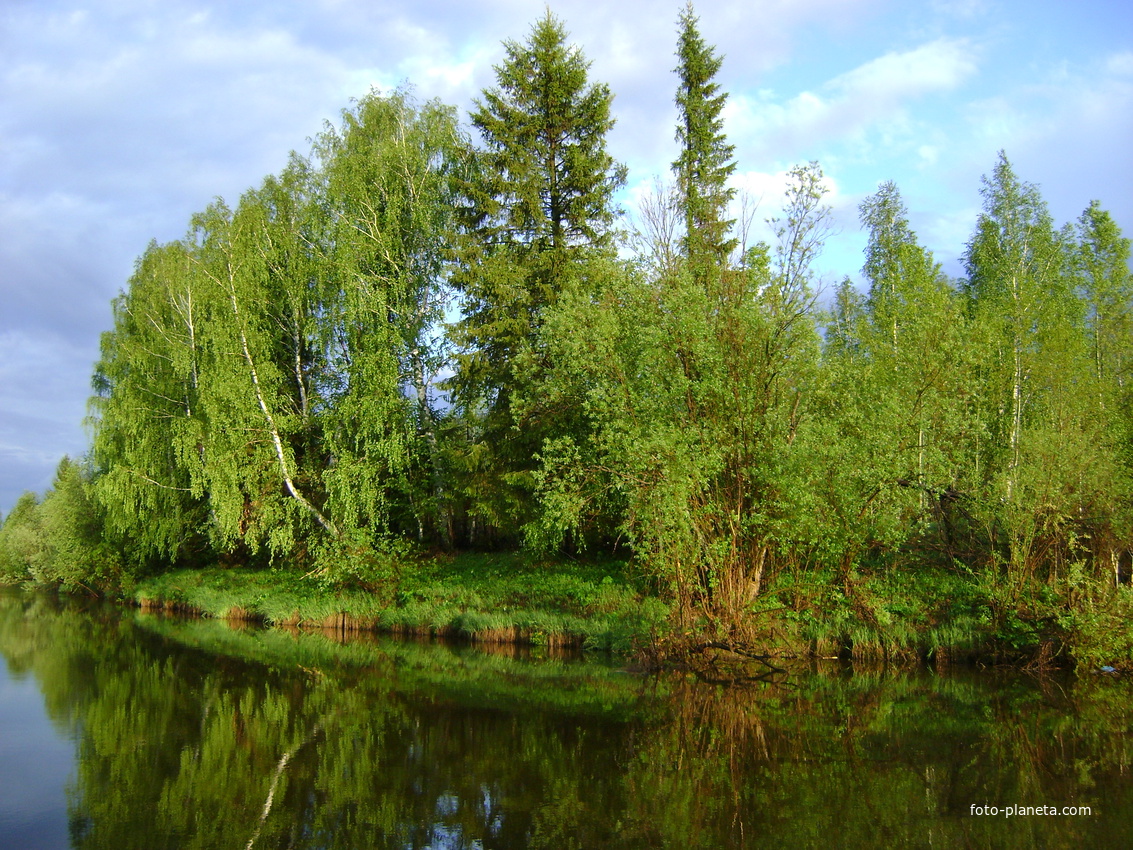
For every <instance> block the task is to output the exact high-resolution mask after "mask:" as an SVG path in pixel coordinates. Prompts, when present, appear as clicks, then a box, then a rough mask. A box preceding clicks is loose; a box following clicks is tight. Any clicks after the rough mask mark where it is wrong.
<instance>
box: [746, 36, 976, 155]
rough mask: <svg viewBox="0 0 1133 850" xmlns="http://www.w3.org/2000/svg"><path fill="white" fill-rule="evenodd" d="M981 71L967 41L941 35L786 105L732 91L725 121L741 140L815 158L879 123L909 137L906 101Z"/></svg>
mask: <svg viewBox="0 0 1133 850" xmlns="http://www.w3.org/2000/svg"><path fill="white" fill-rule="evenodd" d="M977 69H978V61H977V52H976V50H975V49H974V48H973V46H972V44H971V43H970V42H969V41H968V40H966V39H947V38H941V39H937V40H935V41H932V42H929V43H927V44H924V45H921V46H920V47H917V48H914V49H912V50H908V51H903V52H891V53H886V54H885V55H883V56H880V57H878V58H876V59H873V60H871V61H869V62H866V63H865V64H863V65H860V66H858V67H857V68H855V69H853V70H851V71H848V72H846V73H844V74H841V75H839V76H837V77H835V78H833V79H831V80H830V81H829V82H827V83H826V84H825V85H823V86H822V88H821V89H820V90H819V91H818V92H813V91H804V92H801V93H800V94H798V95H795V96H794V97H793V98H791V99H789V100H788V101H786V102H785V103H779V102H777V101H776V99H775V95H774V93H773V92H770V91H768V90H762V91H759V92H757V93H756V94H754V95H744V94H742V93H741V94H739V95H736V96H733V97H732V98H731V99H730V100H729V102H728V107H727V113H726V120H727V123H728V128H729V132H730V134H731V137H732V138H733V139H734V140H736V141H737V142H738V143H740V144H743V143H744V142H745V141H746V142H748V143H749V144H754V145H756V146H757V148H758V149H759V150H761V151H775V152H777V153H778V152H781V151H794V152H796V154H795V155H800V154H801V155H803V156H807V155H813V153H814V150H815V147H816V145H818V144H822V145H830V144H832V143H837V142H840V141H845V140H847V139H850V140H852V139H855V138H860V137H862V136H863V134H865V133H867V132H868V131H870V130H875V129H878V128H880V129H881V130H882V131H883V132H886V131H888V132H891V133H893V132H896V134H897V135H900V136H907V135H908V129H909V127H908V118H907V115H906V108H907V105H908V104H910V103H911V102H913V101H916V100H918V99H919V98H922V97H924V96H926V95H930V94H933V93H938V92H948V91H951V90H953V89H956V88H958V87H959V86H961V85H962V84H963V83H965V82H966V81H967V80H969V79H970V78H971V77H972V76H973V75H974V74H975V73H976V71H977ZM882 141H883V142H884V141H885V139H884V138H883V139H882ZM780 155H781V154H780Z"/></svg>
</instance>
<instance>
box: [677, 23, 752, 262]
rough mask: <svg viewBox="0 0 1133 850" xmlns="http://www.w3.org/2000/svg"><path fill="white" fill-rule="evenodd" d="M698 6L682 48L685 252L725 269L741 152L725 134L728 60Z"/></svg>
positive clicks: (680, 167)
mask: <svg viewBox="0 0 1133 850" xmlns="http://www.w3.org/2000/svg"><path fill="white" fill-rule="evenodd" d="M698 20H699V19H698V18H697V17H696V15H695V13H694V11H693V7H692V3H691V2H690V3H689V4H688V5H687V6H685V8H684V10H683V11H682V12H681V15H680V18H679V20H678V25H679V27H680V35H679V40H678V45H677V58H678V60H679V61H678V63H677V67H676V69H675V70H676V73H677V76H678V77H679V79H680V83H679V86H678V88H677V96H676V102H677V108H678V110H679V113H680V116H679V123H678V124H677V144H679V145H680V155H679V156H678V157H677V159H676V161H675V162H674V163H673V171H674V173H675V174H676V178H677V191H678V193H679V195H680V203H681V207H682V211H683V213H684V221H685V253H686V255H687V257H688V258H689V261H690V262H691V263H692V264H693V266H694V267H699V266H700V265H702V264H704V263H715V264H716V265H721V264H723V263H724V262H725V261H726V260H727V258H728V255H729V254H730V253H731V251H732V249H733V248H735V246H736V244H737V243H736V240H735V239H732V238H730V237H729V235H728V234H729V231H730V230H731V227H732V225H733V223H734V222H733V221H732V220H731V219H728V218H726V215H727V209H728V204H729V203H730V202H731V200H732V198H733V197H734V196H735V189H730V188H728V186H727V182H728V178H729V177H731V176H732V172H734V171H735V170H736V163H735V160H734V159H733V154H734V153H735V147H734V146H733V145H729V144H728V143H727V138H726V136H725V135H724V131H723V126H724V119H723V115H722V113H723V111H724V104H725V103H726V102H727V99H728V95H727V94H726V93H724V92H721V91H720V87H719V85H718V84H717V83H715V82H713V79H714V78H715V76H716V74H717V73H718V72H719V70H720V65H721V63H722V61H723V59H722V58H721V57H717V56H716V53H715V50H714V49H713V48H712V47H711V46H710V45H707V44H705V43H704V39H703V38H702V37H701V35H700V31H699V30H698V29H697V22H698Z"/></svg>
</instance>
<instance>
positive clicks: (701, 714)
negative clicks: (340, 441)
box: [0, 594, 1133, 850]
mask: <svg viewBox="0 0 1133 850" xmlns="http://www.w3.org/2000/svg"><path fill="white" fill-rule="evenodd" d="M0 652H2V653H3V655H4V656H5V658H6V659H7V661H8V665H9V668H10V669H11V670H14V671H21V670H22V671H27V673H29V674H30V675H31V676H33V677H34V679H35V681H36V682H37V683H38V687H39V689H40V693H41V697H40V698H41V700H42V704H43V705H45V706H46V710H47V714H48V716H49V717H50V718H51V720H52V722H53V723H54V724H55V726H56V727H57V728H62V729H65V730H68V731H69V734H70V735H71V736H73V739H74V741H75V749H76V758H77V761H76V763H75V766H74V767H73V768H71V770H72V771H73V776H72V779H71V781H70V786H69V790H68V794H67V799H68V803H67V826H66V828H67V830H69V834H70V839H69V840H70V843H71V846H74V847H81V848H115V850H118V848H132V847H137V848H147V850H148V848H158V847H200V848H212V847H272V848H274V847H295V848H340V847H341V848H358V847H391V848H392V847H397V848H426V847H432V848H474V847H475V848H572V847H573V848H593V847H615V848H622V847H624V848H639V847H673V848H677V847H680V848H685V847H777V848H782V847H830V846H839V847H857V846H862V847H866V846H868V847H876V846H879V845H880V846H914V847H919V846H924V847H930V846H931V847H951V846H979V847H996V846H998V847H1019V848H1030V847H1074V848H1078V847H1082V846H1099V847H1101V846H1133V817H1131V816H1133V777H1131V772H1130V761H1131V753H1130V748H1129V740H1128V731H1129V728H1130V722H1129V721H1130V711H1131V709H1130V696H1133V693H1131V690H1130V687H1129V683H1127V682H1122V681H1115V680H1112V679H1105V680H1100V679H1099V680H1091V681H1087V682H1080V683H1070V682H1056V681H1054V680H1051V681H1046V682H1035V681H1033V680H1026V679H1021V678H1018V677H1016V678H1008V677H993V676H991V675H984V676H972V675H962V674H960V673H957V674H955V675H949V676H936V675H931V674H928V673H922V674H919V675H913V676H910V675H895V674H887V673H884V672H872V673H863V672H858V673H856V674H849V673H847V672H846V671H838V670H823V671H812V672H809V673H798V674H796V675H793V676H792V677H791V678H790V680H789V682H788V683H787V684H785V685H779V686H771V685H752V686H749V687H742V688H739V687H723V686H716V685H705V684H703V683H700V682H696V681H694V680H690V679H687V678H684V677H678V676H674V677H664V678H652V679H644V678H641V677H636V676H633V675H630V674H627V673H624V672H622V671H619V670H617V669H616V668H614V667H611V666H610V665H608V664H604V663H601V662H594V661H589V662H587V661H578V660H571V659H566V658H522V657H518V656H519V654H518V653H515V652H513V651H510V650H508V651H501V652H495V653H492V652H481V651H478V650H475V649H470V648H459V647H436V646H429V645H422V644H415V643H395V642H390V641H379V640H373V641H357V642H351V643H345V644H340V643H339V642H336V641H335V640H334V639H333V637H332V636H327V635H304V634H297V633H295V634H288V633H285V632H281V631H260V630H234V629H229V628H228V627H226V626H225V625H224V624H221V623H216V622H210V621H176V620H167V619H161V618H156V617H152V616H151V617H145V616H141V615H133V614H129V615H126V616H122V615H121V612H119V611H116V610H113V609H109V608H106V607H101V606H94V605H88V606H77V605H75V604H72V603H66V604H64V603H59V602H56V601H52V599H51V598H50V597H44V596H27V595H18V594H3V595H0ZM7 769H8V763H7V762H6V761H5V762H2V763H0V771H3V770H7ZM5 781H11V778H10V777H9V778H7V779H6V780H5ZM984 804H987V805H995V806H1001V807H1002V806H1006V805H1008V804H1024V805H1054V806H1059V807H1061V806H1065V805H1088V806H1090V807H1091V808H1092V811H1093V814H1092V815H1091V816H1087V817H1071V816H1063V815H1059V816H1053V817H1017V818H1013V819H1006V818H1004V817H1002V816H1001V817H990V816H989V817H976V816H973V815H972V814H971V806H972V805H984ZM3 829H4V827H3V826H2V825H0V844H2V845H4V846H7V844H8V841H7V839H8V838H9V836H8V835H5V834H4V833H3ZM47 846H50V845H47Z"/></svg>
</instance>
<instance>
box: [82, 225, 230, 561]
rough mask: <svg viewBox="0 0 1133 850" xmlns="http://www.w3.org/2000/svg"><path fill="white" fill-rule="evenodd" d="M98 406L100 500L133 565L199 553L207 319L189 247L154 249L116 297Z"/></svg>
mask: <svg viewBox="0 0 1133 850" xmlns="http://www.w3.org/2000/svg"><path fill="white" fill-rule="evenodd" d="M113 311H114V326H113V329H112V330H110V331H108V332H106V333H104V334H103V336H102V343H101V356H100V359H99V361H98V363H97V364H96V366H95V371H94V377H93V379H92V384H93V388H94V391H95V395H94V397H93V398H92V399H91V401H90V411H91V415H90V424H91V429H92V440H91V461H92V466H93V470H94V481H93V491H94V500H95V501H96V502H97V503H98V504H99V505H100V506H101V509H102V510H103V511H104V512H105V529H104V532H105V534H106V536H107V538H108V540H110V541H112V542H113V543H115V544H116V545H117V546H118V547H119V548H120V549H121V550H122V551H123V552H124V553H125V554H126V555H127V557H128V558H129V559H130V560H131V561H134V562H135V563H144V562H145V561H147V560H148V559H151V558H152V559H161V560H165V561H176V560H178V559H180V558H183V557H186V556H189V555H191V554H194V553H195V552H196V551H198V550H199V549H200V548H201V547H202V545H203V544H204V541H205V535H206V533H207V526H208V523H209V515H208V506H207V487H206V478H205V463H206V461H207V456H206V447H205V437H206V428H207V423H206V419H205V417H204V411H203V410H202V407H201V401H200V393H201V368H202V359H203V357H204V354H205V351H204V346H205V341H206V337H207V332H206V329H207V327H208V321H207V319H206V313H205V299H204V298H203V296H202V294H201V292H200V290H199V286H198V282H197V280H196V278H195V276H194V270H193V260H192V256H191V252H190V248H189V246H188V244H186V243H184V242H171V243H169V244H167V245H158V244H156V243H151V244H150V246H149V247H148V248H147V249H146V251H145V253H144V254H143V255H142V256H141V257H140V258H139V259H138V261H137V264H136V266H135V269H134V273H133V275H132V276H131V278H130V280H129V283H128V286H127V288H126V290H125V291H124V292H122V293H120V294H119V295H118V297H117V298H115V299H114V303H113Z"/></svg>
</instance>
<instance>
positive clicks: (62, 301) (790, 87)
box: [0, 0, 1133, 512]
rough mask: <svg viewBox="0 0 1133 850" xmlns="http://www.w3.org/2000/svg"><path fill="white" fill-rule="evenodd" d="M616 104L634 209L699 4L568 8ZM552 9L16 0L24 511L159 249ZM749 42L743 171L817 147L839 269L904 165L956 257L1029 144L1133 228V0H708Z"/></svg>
mask: <svg viewBox="0 0 1133 850" xmlns="http://www.w3.org/2000/svg"><path fill="white" fill-rule="evenodd" d="M549 6H550V8H551V10H552V11H553V12H554V13H555V14H556V15H558V16H559V17H560V18H562V19H563V20H564V22H565V23H566V25H567V27H568V29H569V30H570V32H571V36H572V39H573V40H574V41H575V42H577V43H578V44H579V45H580V46H581V47H582V48H583V50H584V51H585V53H586V55H587V57H588V58H589V59H591V60H592V62H593V65H592V68H591V73H592V77H593V78H594V79H595V80H600V81H604V82H607V83H609V85H610V86H611V88H612V90H613V91H614V93H615V95H616V100H615V103H614V107H615V112H616V114H617V117H618V125H617V127H616V128H615V130H614V131H613V133H612V137H611V147H612V150H613V153H614V155H615V156H616V157H617V158H618V159H620V160H621V161H623V162H625V163H626V164H627V165H628V166H629V170H630V184H631V185H630V187H629V189H628V190H627V194H626V198H625V200H624V202H625V204H626V206H627V207H632V205H633V200H634V198H635V197H636V196H637V195H638V194H639V193H640V192H641V191H642V190H643V188H644V187H646V186H648V185H649V184H651V182H652V180H653V178H654V176H655V175H663V174H666V173H667V171H668V166H669V163H670V162H671V160H672V159H673V158H674V156H675V150H674V142H673V126H674V120H675V108H674V106H673V92H674V76H673V74H672V73H671V72H672V68H673V66H674V64H675V59H674V56H673V47H674V43H675V20H676V18H677V14H678V12H679V9H680V3H679V2H675V1H674V2H655V0H618V2H614V3H610V2H581V0H575V2H565V0H564V1H563V2H551V3H550V4H549ZM544 8H545V4H544V3H543V2H542V0H461V2H456V0H417V2H415V3H410V2H396V0H270V2H267V0H244V2H240V3H227V2H226V3H220V2H212V0H197V1H196V2H190V0H89V2H79V1H78V0H63V1H62V2H60V0H3V2H2V3H0V103H2V104H3V108H2V109H0V512H5V511H7V510H8V509H10V507H11V505H12V504H13V503H14V501H15V499H16V498H17V497H18V495H19V494H20V493H21V492H22V491H24V490H26V489H33V490H36V491H42V490H43V489H44V488H45V487H46V486H48V484H49V482H50V478H51V474H52V471H53V469H54V467H55V465H56V463H57V461H58V459H59V458H60V457H61V456H62V455H63V454H65V453H69V454H72V455H80V454H82V453H83V451H84V450H85V447H86V442H87V436H86V434H85V432H84V430H83V426H82V420H83V417H84V415H85V411H86V400H87V397H88V395H89V377H90V372H91V366H92V364H93V362H94V360H95V358H96V357H97V353H98V341H99V335H100V334H101V333H102V332H103V331H105V330H107V329H108V328H109V327H110V320H111V314H110V300H111V298H113V297H114V295H115V294H116V293H117V292H118V290H119V289H120V288H121V287H122V286H123V285H124V284H125V282H126V280H127V278H128V277H129V275H130V272H131V268H132V264H133V262H134V259H135V258H136V257H137V256H138V255H139V254H140V253H141V252H142V250H143V249H144V248H145V246H146V244H147V243H148V242H149V241H150V240H151V239H157V240H158V241H167V240H171V239H176V238H178V237H180V236H181V235H182V234H183V233H184V231H185V229H186V226H187V223H188V220H189V217H190V215H192V213H194V212H196V211H198V210H200V209H202V208H203V207H204V206H205V205H206V204H207V203H208V202H209V201H210V200H211V199H212V198H214V197H216V196H222V197H225V198H228V199H230V200H235V199H236V198H237V196H238V195H239V194H240V193H241V192H242V191H243V190H244V189H246V188H248V187H249V186H251V185H253V184H255V183H258V182H259V181H260V180H261V179H262V178H263V177H264V176H265V175H267V174H269V173H272V172H275V171H278V170H279V169H280V168H281V167H282V166H283V165H284V163H285V161H286V158H287V154H288V152H289V151H291V150H299V151H300V152H303V151H305V150H306V149H307V141H306V140H307V139H308V138H309V137H311V136H312V135H314V134H315V133H317V132H318V131H319V129H320V127H321V126H322V123H323V122H324V121H325V120H327V119H331V120H334V119H336V118H337V116H338V114H339V113H340V111H341V110H342V109H343V108H344V107H346V106H348V105H349V102H350V99H351V98H354V97H359V96H361V95H363V94H365V93H366V92H367V91H368V90H369V89H370V88H371V87H372V86H376V87H379V88H389V87H392V86H395V85H398V84H399V83H402V82H404V81H409V82H410V83H412V84H413V85H414V86H415V88H416V90H417V93H418V94H419V95H420V96H421V97H439V98H441V99H443V100H445V101H446V102H449V103H453V104H456V105H458V106H459V107H461V109H462V111H464V112H465V113H466V112H467V107H468V105H469V104H470V102H471V100H472V98H474V97H475V96H476V94H477V93H478V92H479V91H480V90H481V89H483V88H484V87H486V86H490V85H491V84H492V83H493V81H494V72H493V68H492V66H493V64H494V63H498V62H499V61H500V59H501V56H502V48H501V45H500V42H501V40H503V39H506V38H514V39H518V40H522V39H524V38H525V37H526V34H527V32H528V29H529V27H530V25H531V23H532V22H533V21H534V20H536V19H537V18H538V17H540V16H541V15H542V14H543V11H544ZM697 12H698V14H699V15H700V19H701V24H700V26H701V32H702V33H703V35H704V36H705V38H706V40H707V41H709V42H710V43H712V44H715V45H716V46H717V48H718V49H719V51H720V52H721V53H723V54H724V56H725V60H724V66H723V69H722V70H721V73H720V77H719V80H720V82H721V83H722V85H723V87H724V88H725V90H727V91H728V92H729V93H730V101H729V104H728V111H727V122H728V123H727V131H728V134H729V140H730V141H731V142H732V143H734V144H735V145H736V154H737V159H738V160H739V169H738V173H737V178H736V182H737V184H738V185H739V186H740V187H742V188H744V189H746V190H748V191H749V192H750V193H751V195H752V196H753V197H754V198H756V199H761V206H760V207H759V212H758V216H757V217H758V219H760V220H762V219H764V218H766V217H768V216H771V215H774V214H775V212H776V208H777V206H778V203H779V198H780V197H781V193H782V179H783V175H784V173H785V172H786V170H787V169H789V168H790V167H791V166H792V165H794V164H797V163H802V162H807V161H809V160H815V159H817V160H819V161H820V162H821V164H822V166H823V168H824V170H825V172H826V174H827V176H828V178H829V187H830V189H831V193H830V195H829V200H830V202H831V203H832V205H833V207H834V209H835V212H836V216H837V218H838V221H839V229H840V232H839V233H838V234H837V235H836V236H835V237H834V238H832V239H831V241H830V243H829V245H828V250H827V253H826V256H825V258H824V261H823V266H822V267H823V269H824V271H825V272H826V274H827V275H828V276H829V277H830V279H831V280H835V279H840V278H841V276H842V275H843V274H851V275H855V276H856V275H857V274H858V272H857V270H858V268H859V267H860V266H861V257H860V251H861V248H862V245H863V242H864V240H863V238H862V235H861V233H860V231H859V229H858V227H857V223H856V207H857V204H858V203H859V202H860V200H861V199H862V198H863V197H865V196H866V195H868V194H870V193H871V192H873V191H874V190H875V189H876V187H877V184H878V183H879V182H881V181H883V180H890V179H891V180H895V181H896V182H897V184H898V186H899V187H900V188H901V190H902V193H903V194H904V196H905V199H906V202H907V203H908V205H909V207H910V211H911V219H912V222H913V225H914V229H916V230H917V232H918V234H919V236H920V238H921V241H922V242H923V243H924V244H926V245H927V246H928V247H930V248H932V249H933V250H934V251H935V252H936V254H937V258H938V259H939V260H940V261H942V262H943V263H944V265H945V268H946V270H948V271H949V272H951V273H953V274H956V273H959V271H960V266H959V263H958V262H957V261H958V258H959V257H960V255H961V254H962V252H963V246H964V242H965V241H966V239H967V238H968V236H969V234H970V232H971V229H972V227H973V224H974V221H975V216H976V214H977V213H978V211H979V205H980V198H979V181H980V177H981V175H983V174H985V173H987V172H989V171H990V170H991V168H992V166H993V165H994V162H995V157H996V152H997V151H998V150H1000V149H1005V150H1006V151H1007V154H1008V156H1009V157H1010V159H1011V160H1012V162H1013V163H1014V165H1015V167H1016V171H1017V173H1018V174H1019V175H1020V176H1021V177H1022V178H1023V179H1025V180H1028V181H1030V182H1033V183H1036V184H1038V185H1039V186H1040V187H1041V188H1042V191H1043V195H1044V197H1045V198H1046V199H1047V201H1048V202H1049V204H1050V207H1051V211H1052V213H1053V214H1054V217H1055V219H1056V221H1058V222H1060V223H1061V222H1064V221H1069V220H1072V219H1075V218H1077V216H1078V215H1079V214H1080V213H1081V211H1082V210H1083V209H1084V208H1085V207H1086V206H1087V204H1088V203H1089V202H1090V200H1091V199H1094V198H1097V199H1099V200H1100V201H1101V202H1102V205H1103V206H1104V207H1105V208H1106V209H1108V210H1110V211H1111V213H1112V214H1113V215H1114V216H1115V218H1116V219H1117V221H1118V223H1119V224H1120V225H1121V226H1122V227H1123V229H1124V230H1125V232H1126V234H1127V235H1129V234H1133V179H1131V175H1133V157H1131V156H1130V147H1131V143H1133V4H1130V3H1129V2H1128V0H1079V2H1076V3H1071V2H1067V0H934V2H916V0H912V2H911V0H739V1H738V2H733V0H701V2H699V3H698V5H697Z"/></svg>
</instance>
